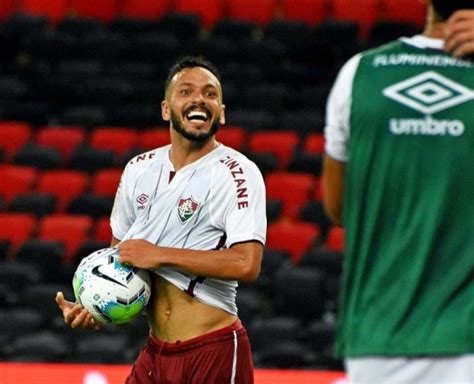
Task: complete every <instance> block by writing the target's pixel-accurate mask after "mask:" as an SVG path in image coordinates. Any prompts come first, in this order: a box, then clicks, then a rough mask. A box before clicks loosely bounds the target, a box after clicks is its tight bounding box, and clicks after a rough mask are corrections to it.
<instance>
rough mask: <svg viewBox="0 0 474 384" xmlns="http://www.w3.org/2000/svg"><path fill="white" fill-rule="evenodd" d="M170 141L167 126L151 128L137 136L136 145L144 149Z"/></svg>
mask: <svg viewBox="0 0 474 384" xmlns="http://www.w3.org/2000/svg"><path fill="white" fill-rule="evenodd" d="M169 143H170V130H169V128H153V129H150V130H147V131H145V132H143V133H142V134H141V135H140V136H139V137H138V147H140V148H143V149H144V150H146V151H149V150H152V149H155V148H158V147H162V146H164V145H167V144H169Z"/></svg>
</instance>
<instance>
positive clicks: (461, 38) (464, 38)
mask: <svg viewBox="0 0 474 384" xmlns="http://www.w3.org/2000/svg"><path fill="white" fill-rule="evenodd" d="M470 41H474V36H472V34H471V33H470V32H459V33H457V34H455V35H452V36H451V37H450V38H448V39H446V41H445V44H444V47H445V49H446V50H447V51H450V52H452V51H454V50H455V49H456V48H457V47H460V46H461V45H463V44H466V43H469V42H470Z"/></svg>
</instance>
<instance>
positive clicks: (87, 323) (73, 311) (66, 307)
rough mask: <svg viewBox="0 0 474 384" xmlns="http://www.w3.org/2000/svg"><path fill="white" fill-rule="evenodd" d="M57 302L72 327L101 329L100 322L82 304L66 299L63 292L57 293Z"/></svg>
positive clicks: (65, 319) (67, 322)
mask: <svg viewBox="0 0 474 384" xmlns="http://www.w3.org/2000/svg"><path fill="white" fill-rule="evenodd" d="M56 303H57V304H58V307H59V309H60V310H61V311H62V313H63V318H64V322H65V323H66V324H68V325H69V326H70V327H71V328H86V329H100V324H98V323H96V322H95V321H94V319H93V318H92V315H91V314H90V313H89V312H88V311H87V310H85V309H84V307H83V306H82V305H81V304H79V303H74V302H72V301H69V300H66V299H65V298H64V294H63V293H62V292H57V293H56Z"/></svg>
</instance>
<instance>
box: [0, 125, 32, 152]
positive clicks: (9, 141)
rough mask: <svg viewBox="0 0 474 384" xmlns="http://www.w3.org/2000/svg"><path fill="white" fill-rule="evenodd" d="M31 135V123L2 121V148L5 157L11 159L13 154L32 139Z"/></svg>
mask: <svg viewBox="0 0 474 384" xmlns="http://www.w3.org/2000/svg"><path fill="white" fill-rule="evenodd" d="M31 136H32V131H31V126H30V124H29V123H25V122H18V121H2V122H0V150H2V151H3V152H4V156H5V159H6V160H7V161H9V160H11V158H12V157H13V155H14V154H15V153H16V152H17V151H18V150H19V149H20V148H21V147H23V146H24V145H25V144H26V143H27V142H28V141H29V140H30V139H31Z"/></svg>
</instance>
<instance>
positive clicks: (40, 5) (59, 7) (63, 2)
mask: <svg viewBox="0 0 474 384" xmlns="http://www.w3.org/2000/svg"><path fill="white" fill-rule="evenodd" d="M69 2H70V0H48V1H42V0H20V7H19V9H20V11H21V12H24V13H27V14H29V15H38V16H46V17H47V18H48V20H50V21H51V22H53V23H56V22H58V21H59V20H61V19H63V18H64V17H65V16H66V14H67V12H68V11H69Z"/></svg>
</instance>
